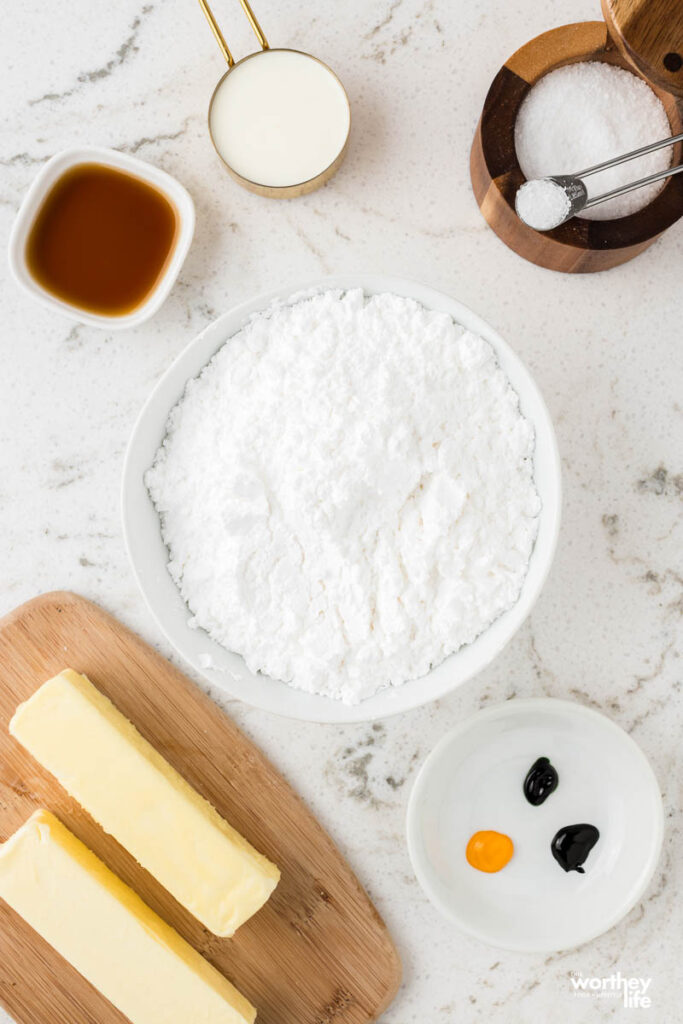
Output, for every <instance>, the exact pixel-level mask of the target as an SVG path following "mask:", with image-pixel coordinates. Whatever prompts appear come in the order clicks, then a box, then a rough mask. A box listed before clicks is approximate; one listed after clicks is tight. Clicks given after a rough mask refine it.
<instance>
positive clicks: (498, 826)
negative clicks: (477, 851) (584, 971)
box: [407, 698, 663, 953]
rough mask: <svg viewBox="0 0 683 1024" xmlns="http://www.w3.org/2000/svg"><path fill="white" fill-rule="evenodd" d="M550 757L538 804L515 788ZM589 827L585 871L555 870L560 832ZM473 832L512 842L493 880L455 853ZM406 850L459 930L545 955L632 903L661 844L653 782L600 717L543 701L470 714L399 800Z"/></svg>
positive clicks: (597, 930) (592, 931)
mask: <svg viewBox="0 0 683 1024" xmlns="http://www.w3.org/2000/svg"><path fill="white" fill-rule="evenodd" d="M543 756H546V757H549V758H550V760H551V763H552V764H553V765H554V767H555V768H556V770H557V772H558V775H559V784H558V786H557V789H556V790H555V792H554V793H551V794H550V796H548V797H547V798H546V800H545V801H544V803H542V804H541V805H540V806H538V807H534V806H532V805H531V804H529V803H528V802H527V800H526V798H525V796H524V793H523V790H522V785H523V782H524V779H525V777H526V774H527V772H528V771H529V769H530V767H531V765H532V764H533V763H534V761H536V759H537V758H539V757H543ZM578 824H589V825H595V826H596V828H597V829H598V830H599V832H600V838H599V839H598V841H597V843H596V844H595V846H594V847H593V849H592V850H591V852H590V853H589V854H588V857H587V858H586V861H585V864H584V869H585V874H579V873H577V872H576V871H570V872H566V873H565V871H564V870H563V869H562V868H561V867H560V865H559V864H558V863H557V862H556V861H555V859H554V857H553V856H552V853H551V850H550V843H551V840H552V838H553V836H554V835H555V833H556V832H557V831H558V830H559V829H560V828H562V827H564V826H566V825H578ZM484 829H492V830H493V831H496V832H503V833H504V834H505V835H508V836H510V838H511V839H512V841H513V843H514V846H515V852H514V855H513V857H512V860H510V862H509V863H508V864H507V865H506V866H505V867H504V868H503V869H502V870H501V871H498V872H497V873H495V874H485V873H483V872H481V871H477V870H476V869H475V868H473V867H472V866H471V865H470V864H469V863H468V862H467V860H466V858H465V847H466V845H467V842H468V840H469V838H470V836H471V835H473V833H475V832H478V831H480V830H484ZM407 833H408V850H409V853H410V859H411V861H412V864H413V868H414V870H415V874H416V875H417V879H418V881H419V883H420V885H421V886H422V888H423V889H424V891H425V893H426V894H427V896H429V898H430V900H431V901H432V903H434V905H435V906H436V907H437V908H438V910H440V911H441V913H442V914H444V915H445V916H446V917H448V918H450V919H451V920H452V921H454V922H455V923H456V924H457V925H458V927H459V928H460V929H461V930H462V931H464V932H467V933H468V934H470V935H474V936H476V938H478V939H481V940H482V941H483V942H487V943H489V944H490V945H492V946H498V947H501V948H503V949H513V950H518V951H523V952H536V953H550V952H556V951H558V950H563V949H571V948H573V947H575V946H578V945H580V944H581V943H584V942H588V941H589V940H590V939H594V938H595V937H596V936H598V935H601V934H602V933H603V932H606V931H607V930H608V928H611V927H612V926H613V925H615V924H616V923H617V921H619V920H621V918H622V917H623V916H624V915H625V914H627V913H628V911H629V910H630V909H631V907H633V906H634V904H635V903H636V902H637V901H638V900H639V899H640V897H641V896H642V894H643V892H644V891H645V889H646V887H647V885H648V884H649V882H650V879H651V878H652V875H653V873H654V870H655V867H656V866H657V861H658V859H659V854H660V850H661V845H662V833H663V811H662V799H661V795H660V792H659V786H658V784H657V780H656V778H655V776H654V773H653V771H652V768H651V767H650V765H649V762H648V761H647V759H646V757H645V755H644V754H643V752H642V751H641V749H640V747H638V746H637V745H636V744H635V743H634V742H633V740H632V739H631V737H630V736H628V735H627V733H625V732H624V731H623V729H620V728H619V726H618V725H615V723H614V722H612V721H610V719H609V718H606V717H605V716H604V715H602V714H600V713H599V712H597V711H593V710H591V709H590V708H587V707H584V706H583V705H581V704H574V703H571V702H569V701H564V700H551V699H547V698H541V699H533V700H510V701H507V702H506V703H505V704H498V705H496V706H494V707H489V708H485V709H484V710H483V711H479V712H477V714H475V715H472V716H471V717H470V718H467V719H466V720H465V721H463V722H461V724H460V725H459V726H458V727H457V728H456V729H454V730H453V731H452V732H450V733H449V734H448V735H447V736H445V737H444V738H443V739H442V740H441V742H440V743H439V744H437V746H436V747H435V748H434V750H433V751H432V752H431V754H430V755H429V757H428V758H427V760H426V761H425V763H424V764H423V766H422V768H421V769H420V772H419V774H418V777H417V779H416V781H415V784H414V786H413V789H412V792H411V794H410V800H409V804H408V817H407Z"/></svg>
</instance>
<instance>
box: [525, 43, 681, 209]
mask: <svg viewBox="0 0 683 1024" xmlns="http://www.w3.org/2000/svg"><path fill="white" fill-rule="evenodd" d="M669 135H671V127H670V124H669V119H668V117H667V115H666V111H665V110H664V107H663V105H662V103H661V101H660V100H659V98H658V97H657V96H656V95H655V93H654V92H653V91H652V89H651V88H650V87H649V85H647V83H646V82H644V81H643V79H641V78H638V77H637V76H636V75H634V74H631V72H630V71H624V70H623V69H622V68H617V67H614V66H613V65H611V64H603V63H601V62H598V61H587V62H583V63H579V64H569V65H567V66H566V67H563V68H558V69H557V70H556V71H551V72H550V73H549V74H547V75H545V76H544V77H543V78H542V79H541V80H540V81H539V82H537V84H536V85H535V86H534V87H533V89H531V91H530V92H529V95H528V96H527V97H526V99H525V100H524V102H523V104H522V106H521V109H520V111H519V114H518V116H517V123H516V125H515V146H516V149H517V158H518V160H519V163H520V166H521V168H522V171H523V172H524V175H525V177H526V178H529V179H534V178H545V177H548V176H550V175H558V174H576V173H577V172H579V171H582V170H585V169H586V168H588V167H591V166H593V165H594V164H599V163H602V161H603V160H609V159H611V158H612V157H616V156H621V155H622V154H623V153H628V152H630V151H631V150H634V149H639V148H640V147H641V146H646V145H647V144H648V143H650V142H657V141H658V140H659V139H663V138H666V137H667V136H669ZM670 159H671V151H670V150H668V149H663V150H659V151H658V152H656V153H650V154H649V155H648V156H644V157H639V158H638V159H637V160H630V161H629V162H628V163H625V164H622V165H621V166H620V167H613V168H610V169H609V170H608V171H601V172H600V173H599V174H596V175H593V176H591V177H590V178H587V179H586V186H587V188H588V195H589V198H590V197H592V196H595V195H600V194H602V193H603V192H608V191H610V190H611V189H613V188H618V187H619V186H621V185H625V184H627V183H628V182H631V181H635V180H636V179H637V178H643V177H645V176H646V175H648V174H652V173H654V172H655V171H660V170H664V168H666V167H668V166H669V164H670ZM663 186H664V182H655V183H654V184H652V185H646V186H645V187H644V188H641V189H637V190H636V191H634V192H630V193H628V194H627V195H623V196H618V197H617V198H616V199H610V200H609V202H606V203H601V204H599V205H598V206H595V207H593V208H592V209H590V210H585V211H584V212H583V213H582V214H581V216H582V217H585V218H587V219H590V220H610V219H612V218H615V217H624V216H627V215H628V214H630V213H635V212H636V210H640V209H641V208H642V207H643V206H647V204H648V203H650V202H652V200H653V199H654V197H655V196H656V195H657V194H658V193H659V191H660V190H661V189H662V188H663Z"/></svg>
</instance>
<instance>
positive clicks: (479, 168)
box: [470, 0, 683, 274]
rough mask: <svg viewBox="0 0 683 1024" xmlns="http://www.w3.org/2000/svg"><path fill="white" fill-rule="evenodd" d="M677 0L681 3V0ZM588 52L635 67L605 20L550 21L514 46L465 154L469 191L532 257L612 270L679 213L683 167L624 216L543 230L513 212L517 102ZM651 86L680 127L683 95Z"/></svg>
mask: <svg viewBox="0 0 683 1024" xmlns="http://www.w3.org/2000/svg"><path fill="white" fill-rule="evenodd" d="M677 2H679V3H681V6H682V7H683V0H677ZM586 60H599V61H603V62H604V63H608V64H614V65H616V66H618V67H623V68H627V69H628V70H630V71H633V70H634V69H633V68H632V67H630V65H629V63H628V61H627V60H626V59H625V58H624V56H623V55H622V54H621V52H620V51H619V50H618V49H617V47H616V46H615V45H614V43H613V41H612V39H611V37H610V35H609V33H608V31H607V26H606V25H605V23H604V22H602V21H586V22H580V23H578V24H575V25H563V26H562V27H561V28H556V29H551V30H550V31H549V32H544V33H543V34H542V35H540V36H537V37H536V38H535V39H532V40H531V41H530V42H528V43H526V45H525V46H523V47H521V49H519V50H517V52H516V53H514V54H513V55H512V57H510V58H509V60H508V61H506V63H505V64H504V65H503V67H502V68H501V70H500V71H499V72H498V74H497V75H496V77H495V78H494V80H493V82H492V84H491V87H490V89H489V91H488V94H487V96H486V100H485V102H484V108H483V111H482V114H481V118H480V120H479V124H478V126H477V130H476V133H475V137H474V142H473V144H472V151H471V154H470V177H471V180H472V188H473V190H474V195H475V197H476V200H477V202H478V204H479V208H480V210H481V212H482V214H483V216H484V217H485V219H486V221H487V223H488V224H489V226H490V227H491V228H492V229H493V231H495V233H496V234H497V235H498V237H499V238H500V239H501V240H502V241H503V242H505V244H506V245H507V246H509V247H510V248H511V249H513V250H514V251H515V252H516V253H518V254H519V255H520V256H522V257H524V259H526V260H529V261H530V262H531V263H536V264H537V265H538V266H541V267H546V268H548V269H549V270H558V271H562V272H564V273H570V274H586V273H593V272H595V271H599V270H609V269H610V268H611V267H616V266H619V265H620V264H622V263H626V262H627V260H630V259H633V257H634V256H637V255H638V254H639V253H641V252H643V250H645V249H647V248H648V246H650V245H652V243H653V242H654V241H656V239H657V238H658V237H659V236H660V235H661V233H662V232H663V231H665V230H666V229H667V228H669V227H670V226H671V225H672V224H674V223H675V222H676V221H677V220H678V219H679V218H680V217H681V216H682V215H683V175H678V177H674V178H671V179H670V180H669V181H668V182H667V183H666V185H665V186H664V188H663V189H662V191H661V192H660V193H659V195H658V196H657V197H656V198H655V199H654V200H653V201H652V202H651V203H650V204H649V205H648V206H646V207H645V208H644V209H642V210H639V211H638V212H637V213H634V214H631V215H630V216H628V217H620V218H617V219H615V220H604V221H597V220H585V219H582V218H580V217H579V218H577V217H575V218H573V219H572V220H570V221H568V222H567V223H566V224H561V225H560V226H559V227H558V228H555V229H554V230H552V231H544V232H540V231H534V229H533V228H530V227H529V226H528V225H527V224H525V223H524V222H523V221H521V220H520V219H519V217H518V216H517V214H516V212H515V195H516V192H517V189H518V188H519V186H520V185H521V184H522V183H523V182H524V180H525V178H524V175H523V173H522V169H521V167H520V166H519V161H518V160H517V152H516V150H515V122H516V120H517V115H518V113H519V108H520V107H521V105H522V103H523V101H524V98H525V97H526V95H527V94H528V92H529V90H530V89H531V88H532V86H533V85H534V84H535V83H536V82H537V81H538V80H539V79H540V78H541V77H542V76H543V75H545V74H547V73H548V72H549V71H553V70H555V68H559V67H563V66H564V65H566V64H574V63H577V62H579V61H586ZM651 84H652V83H651ZM653 88H654V89H655V92H657V94H658V96H659V98H660V99H661V100H662V102H663V104H664V107H665V109H666V112H667V115H668V117H669V121H670V123H671V128H672V133H678V132H680V131H681V130H683V101H681V100H677V99H676V98H675V97H673V96H671V95H669V94H668V93H665V92H663V91H662V90H660V89H659V88H658V87H657V86H654V85H653ZM672 159H673V162H674V163H678V162H679V161H680V160H681V146H680V144H678V145H677V146H675V147H674V148H673V157H672ZM577 169H578V168H577Z"/></svg>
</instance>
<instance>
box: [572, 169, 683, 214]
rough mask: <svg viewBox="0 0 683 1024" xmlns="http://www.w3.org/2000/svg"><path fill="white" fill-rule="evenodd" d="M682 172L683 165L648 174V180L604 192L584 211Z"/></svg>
mask: <svg viewBox="0 0 683 1024" xmlns="http://www.w3.org/2000/svg"><path fill="white" fill-rule="evenodd" d="M620 162H621V161H620ZM681 171H683V164H679V165H678V167H667V168H666V169H665V170H663V171H657V172H656V173H655V174H648V176H647V177H646V178H641V179H640V180H639V181H632V182H630V183H629V184H628V185H622V186H621V188H613V189H612V190H611V192H603V194H602V195H601V196H594V197H593V198H592V199H589V200H588V202H587V203H585V204H584V206H583V209H584V210H587V209H588V207H589V206H597V204H598V203H605V202H607V200H608V199H615V198H616V197H617V196H623V195H626V193H627V192H633V190H634V189H636V188H641V187H642V186H643V185H650V184H651V183H652V182H653V181H661V180H662V178H671V177H673V175H674V174H680V173H681Z"/></svg>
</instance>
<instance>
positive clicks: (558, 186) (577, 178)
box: [515, 132, 683, 231]
mask: <svg viewBox="0 0 683 1024" xmlns="http://www.w3.org/2000/svg"><path fill="white" fill-rule="evenodd" d="M681 141H683V132H681V133H680V134H679V135H673V136H671V138H668V139H661V140H660V141H659V142H653V143H651V144H650V145H649V146H641V148H640V149H634V150H633V151H632V152H630V153H624V154H623V156H618V157H614V158H613V159H612V160H605V161H604V162H603V163H601V164H596V165H595V166H594V167H588V168H587V169H586V170H585V171H579V173H578V174H556V175H550V176H548V177H547V178H537V179H534V180H533V181H525V182H524V184H523V185H520V187H519V188H518V189H517V194H516V196H515V210H516V211H517V215H518V216H519V217H520V219H521V220H523V221H524V223H525V224H528V225H529V227H532V228H535V229H536V230H537V231H550V230H551V229H552V228H556V227H559V226H560V224H564V223H565V222H566V221H568V220H570V218H571V217H577V216H578V215H579V214H580V213H581V211H582V210H588V209H590V207H592V206H597V205H598V203H605V202H607V200H608V199H615V198H616V197H617V196H623V195H625V194H626V193H627V192H633V191H634V190H635V189H637V188H642V186H643V185H650V184H651V183H652V182H654V181H661V180H662V179H664V178H671V177H673V175H674V174H680V173H681V171H683V164H679V165H678V166H677V167H667V168H665V170H663V171H657V172H655V173H654V174H648V175H647V177H645V178H640V179H639V180H638V181H632V182H629V183H628V184H626V185H621V186H620V187H619V188H613V189H611V190H610V191H609V192H604V193H603V194H602V195H599V196H593V198H592V199H589V198H588V189H587V188H586V185H585V182H584V178H588V177H590V176H591V174H597V172H598V171H606V170H607V169H608V168H610V167H618V166H619V164H624V163H627V161H629V160H635V159H636V158H637V157H640V156H645V154H646V153H654V152H655V150H658V149H664V148H665V147H666V146H673V145H674V144H675V143H676V142H681ZM530 187H531V188H534V187H535V188H536V191H537V194H538V195H541V189H542V190H543V196H544V197H547V206H546V207H545V208H544V209H543V211H542V214H547V216H546V217H545V218H544V217H543V215H541V216H540V217H538V218H536V217H535V216H534V207H533V205H532V203H531V201H530V200H531V192H530ZM553 193H554V194H553ZM554 211H556V213H557V217H556V218H553V217H552V213H553V212H554Z"/></svg>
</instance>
